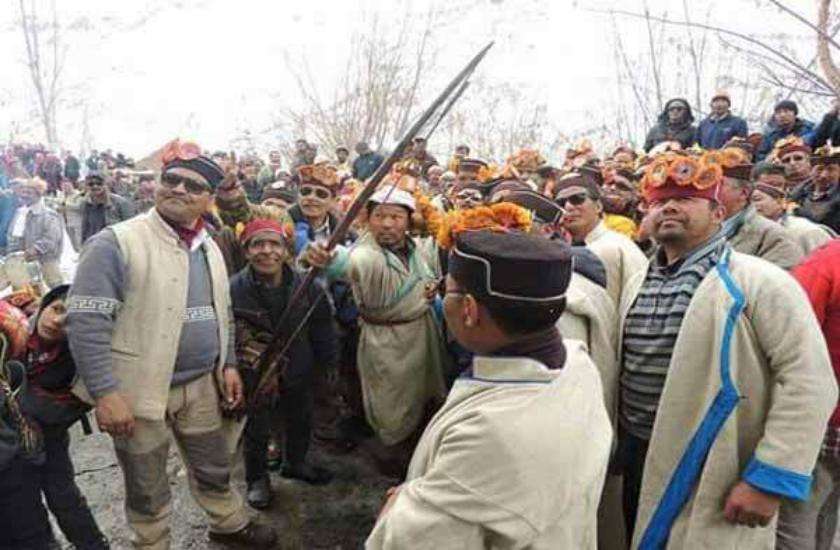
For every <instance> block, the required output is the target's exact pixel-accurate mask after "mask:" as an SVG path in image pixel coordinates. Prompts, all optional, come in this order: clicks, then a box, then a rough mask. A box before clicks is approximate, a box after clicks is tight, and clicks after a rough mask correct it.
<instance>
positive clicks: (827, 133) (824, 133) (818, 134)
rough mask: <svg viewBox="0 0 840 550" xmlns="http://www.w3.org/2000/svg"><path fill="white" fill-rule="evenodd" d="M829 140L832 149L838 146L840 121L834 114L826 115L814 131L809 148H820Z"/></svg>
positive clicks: (839, 143)
mask: <svg viewBox="0 0 840 550" xmlns="http://www.w3.org/2000/svg"><path fill="white" fill-rule="evenodd" d="M829 140H831V144H832V145H833V146H834V147H837V146H840V120H838V118H837V115H836V114H831V113H826V114H825V116H824V117H823V118H822V120H821V121H820V123H819V125H818V126H817V129H816V130H815V131H814V138H813V141H812V142H811V148H812V149H816V148H818V147H822V146H823V145H825V144H826V143H827V142H828V141H829Z"/></svg>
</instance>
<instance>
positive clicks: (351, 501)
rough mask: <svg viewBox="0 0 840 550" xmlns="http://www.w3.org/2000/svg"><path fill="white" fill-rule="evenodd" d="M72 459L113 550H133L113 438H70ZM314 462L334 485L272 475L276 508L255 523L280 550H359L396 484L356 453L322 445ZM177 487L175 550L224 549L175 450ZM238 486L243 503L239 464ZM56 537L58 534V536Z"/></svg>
mask: <svg viewBox="0 0 840 550" xmlns="http://www.w3.org/2000/svg"><path fill="white" fill-rule="evenodd" d="M72 436H73V437H72V443H71V449H72V455H73V460H74V462H75V466H76V479H77V482H78V484H79V486H80V487H81V489H82V491H83V492H84V494H85V496H86V497H87V499H88V502H89V503H90V506H91V509H92V510H93V514H94V516H95V517H96V519H97V521H98V522H99V526H100V528H101V529H102V531H103V532H104V533H105V535H106V536H107V537H108V538H109V539H110V541H111V545H112V548H114V549H123V548H126V549H128V548H131V545H130V543H129V540H130V539H129V531H128V528H127V527H126V524H125V519H124V514H123V483H122V474H121V472H120V469H119V466H118V465H117V462H116V457H115V456H114V451H113V447H112V446H111V441H110V438H109V437H108V436H107V435H105V434H101V433H96V434H94V435H90V436H84V435H83V434H82V433H81V430H79V429H78V428H74V429H73V433H72ZM311 456H312V457H313V458H314V459H315V460H316V461H317V463H319V464H322V465H324V466H326V467H328V468H330V469H331V470H332V471H333V472H334V473H335V475H336V477H335V479H334V480H333V481H332V483H330V484H329V485H326V486H323V487H312V486H309V485H307V484H304V483H300V482H296V481H288V480H285V479H283V478H282V477H280V475H279V474H277V473H272V486H273V488H274V491H275V500H274V503H273V505H272V507H271V508H270V509H269V510H266V511H264V512H261V513H259V514H258V513H257V512H255V511H254V515H255V516H257V517H258V521H260V522H261V523H266V524H270V525H273V526H274V527H275V528H276V529H277V530H278V532H279V533H280V535H281V545H280V546H279V548H289V549H292V548H293V549H298V548H300V549H307V550H308V549H332V550H339V549H341V550H344V549H348V550H349V549H356V548H360V547H361V546H362V544H363V543H364V540H365V538H366V537H367V535H368V533H369V532H370V529H371V527H372V526H373V522H374V519H375V518H376V514H377V513H378V511H379V508H380V505H381V504H382V497H383V495H384V494H385V491H386V490H387V489H388V487H390V486H391V485H394V484H395V483H396V480H395V479H389V478H387V477H384V476H382V475H379V474H378V473H377V472H376V470H375V468H374V466H373V463H372V461H371V460H370V459H369V458H368V455H367V454H366V453H364V452H363V451H361V450H359V449H357V450H355V451H353V452H352V453H349V454H336V453H334V452H327V449H326V448H325V447H323V446H321V445H318V444H317V443H316V444H315V445H314V446H313V449H312V451H311ZM169 472H170V479H171V487H172V503H173V518H172V548H173V549H174V550H180V549H205V548H206V549H221V548H226V547H223V546H221V545H217V544H214V543H212V542H210V541H209V540H208V538H207V529H206V522H205V519H204V516H203V513H202V512H201V510H200V509H199V508H198V506H197V505H196V504H195V503H194V502H193V500H192V498H191V497H190V494H189V489H188V486H187V479H186V477H185V475H184V471H183V469H182V467H181V462H180V460H179V458H178V456H177V454H176V452H175V451H174V450H173V451H172V453H171V455H170V458H169ZM234 477H235V480H236V486H237V487H238V488H239V490H240V491H241V492H242V494H243V495H244V489H245V483H244V481H243V472H242V467H241V461H240V463H239V465H238V468H237V470H236V472H235V475H234ZM56 533H57V534H58V533H60V531H58V529H56ZM65 546H67V545H65Z"/></svg>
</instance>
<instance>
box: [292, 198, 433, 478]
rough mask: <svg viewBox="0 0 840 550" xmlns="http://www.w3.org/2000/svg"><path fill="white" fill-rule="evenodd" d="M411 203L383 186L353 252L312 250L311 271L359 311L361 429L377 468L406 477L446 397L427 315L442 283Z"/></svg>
mask: <svg viewBox="0 0 840 550" xmlns="http://www.w3.org/2000/svg"><path fill="white" fill-rule="evenodd" d="M415 210H416V206H415V201H414V197H412V196H411V195H410V194H409V193H408V192H406V191H403V190H401V189H397V188H392V187H391V186H386V187H383V188H381V189H380V190H379V191H377V192H376V193H375V194H374V195H373V196H372V197H371V199H370V201H368V203H367V214H368V226H369V229H370V231H369V232H368V233H367V234H365V235H364V236H363V237H361V238H360V239H359V240H358V241H356V244H355V246H354V247H353V248H352V249H349V250H348V249H347V248H345V247H342V246H338V247H336V250H335V251H334V252H330V251H328V250H327V249H326V247H325V246H324V244H322V243H319V242H317V241H314V242H310V244H309V246H308V247H307V249H306V250H305V251H304V260H305V261H306V263H308V264H309V265H314V266H317V267H320V268H325V270H326V274H327V276H328V277H329V278H330V279H337V278H342V279H344V280H346V281H348V282H349V283H350V285H351V287H352V289H353V296H354V297H355V299H356V304H357V305H358V308H359V318H360V324H361V331H360V334H359V349H358V355H357V359H358V372H359V377H360V380H361V385H362V394H363V397H364V409H365V414H366V417H367V421H368V423H369V424H370V426H371V427H372V428H373V430H374V432H375V433H376V435H377V437H378V439H379V441H380V443H382V444H383V445H384V446H385V448H384V449H382V451H383V452H382V455H381V457H382V460H381V461H380V467H381V468H382V469H383V470H388V471H389V472H391V473H394V474H397V475H403V474H404V473H405V470H404V468H405V466H406V464H407V460H408V458H409V457H410V453H411V450H412V448H413V446H414V443H416V438H417V437H418V436H419V435H420V433H421V432H422V430H423V427H424V426H425V423H426V421H427V420H428V416H429V415H428V413H429V410H430V407H434V406H435V405H436V404H439V403H440V401H442V399H443V397H444V395H445V385H444V373H445V372H448V371H449V356H448V354H447V352H446V348H445V342H444V338H443V334H442V330H441V327H440V325H439V322H438V320H437V318H436V316H435V310H434V307H433V304H434V298H435V296H436V295H437V287H438V284H437V283H438V281H439V279H440V273H441V271H440V265H439V260H438V250H437V246H436V244H435V243H434V241H433V240H432V239H430V238H422V239H421V238H413V237H410V234H409V230H410V223H411V215H412V214H413V213H414V212H415Z"/></svg>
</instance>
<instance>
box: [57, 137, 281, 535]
mask: <svg viewBox="0 0 840 550" xmlns="http://www.w3.org/2000/svg"><path fill="white" fill-rule="evenodd" d="M162 157H163V168H162V172H161V176H160V181H159V184H158V186H157V189H156V190H155V207H154V208H153V209H152V210H150V211H149V212H148V213H146V214H143V215H140V216H136V217H134V218H132V219H130V220H128V221H124V222H121V223H118V224H115V225H113V226H111V227H109V228H107V229H105V230H104V231H101V232H100V233H99V234H97V235H96V236H94V237H93V238H91V239H90V241H89V242H88V244H87V245H86V247H85V249H84V252H83V253H82V256H81V260H80V262H79V266H78V270H77V272H76V278H75V281H74V284H73V287H72V288H71V291H70V296H69V299H68V301H69V306H68V321H67V322H68V335H69V342H70V349H71V351H72V353H73V357H74V358H75V360H76V366H77V371H78V373H79V375H80V382H79V384H78V385H77V386H76V388H74V390H75V392H76V393H77V395H79V396H80V397H82V398H83V399H84V400H86V401H88V402H91V403H92V404H94V405H95V407H96V409H95V412H96V419H97V423H98V424H99V428H100V429H101V430H102V431H104V432H106V433H108V434H110V435H111V436H112V437H113V440H114V448H115V450H116V455H117V459H118V461H119V464H120V467H121V468H122V470H123V474H124V477H125V482H126V483H125V492H126V502H125V508H126V516H127V520H128V524H129V526H130V528H131V530H132V531H133V534H134V537H133V543H134V545H135V547H137V548H153V549H164V548H169V546H170V528H169V521H170V516H171V511H172V506H171V502H170V501H171V494H170V489H169V484H170V481H169V479H168V476H167V473H166V472H167V469H166V465H167V458H168V455H169V443H170V438H171V437H172V438H174V440H175V442H176V444H177V445H178V447H179V449H180V450H181V456H182V457H183V460H184V463H185V465H186V469H187V472H188V474H189V475H188V479H189V482H190V489H191V491H192V494H193V497H194V498H195V500H196V502H197V503H198V504H199V506H201V508H202V509H203V510H204V511H205V512H206V514H207V516H208V519H209V521H210V537H211V538H212V539H214V540H218V541H220V542H230V543H240V544H246V545H250V546H253V547H255V548H267V547H271V546H272V545H273V544H274V543H275V542H276V535H275V533H274V531H273V530H272V529H270V528H267V527H264V526H260V525H258V524H255V523H254V522H253V521H251V520H250V519H249V517H248V514H247V513H246V510H245V506H244V503H243V501H242V499H241V497H240V496H239V495H238V494H237V492H236V491H235V490H234V489H233V488H232V487H231V480H230V476H231V469H232V468H231V467H232V464H231V460H232V456H233V453H232V452H231V442H230V441H229V437H228V431H227V429H226V424H225V421H223V418H222V410H223V409H230V410H232V409H235V408H237V407H238V406H239V405H240V404H241V402H242V398H243V395H242V392H243V389H242V381H241V379H240V377H239V373H238V371H237V369H236V357H235V354H234V329H233V319H232V318H231V304H230V294H229V284H228V276H227V272H226V268H225V263H224V260H223V258H222V254H221V252H220V251H219V248H218V247H217V246H216V244H215V243H214V241H213V240H212V239H211V238H210V237H209V235H208V233H207V231H206V229H205V227H204V220H203V218H202V214H204V213H205V212H206V211H207V210H208V208H209V206H210V204H211V199H212V193H213V190H214V189H215V188H216V186H217V185H218V184H219V183H220V182H221V181H222V178H223V177H224V173H223V172H222V170H221V168H219V166H218V165H217V164H216V163H215V162H213V161H212V160H210V159H209V158H207V157H204V156H202V155H200V150H199V149H198V147H197V146H196V145H194V144H189V143H181V142H179V141H178V140H175V141H173V142H171V143H170V144H168V145H167V146H166V147H165V148H164V151H163V155H162Z"/></svg>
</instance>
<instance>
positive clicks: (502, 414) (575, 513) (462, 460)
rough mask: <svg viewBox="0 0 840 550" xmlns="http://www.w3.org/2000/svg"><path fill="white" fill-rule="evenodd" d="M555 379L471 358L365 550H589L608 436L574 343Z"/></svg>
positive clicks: (524, 366)
mask: <svg viewBox="0 0 840 550" xmlns="http://www.w3.org/2000/svg"><path fill="white" fill-rule="evenodd" d="M565 342H566V349H567V352H568V357H567V360H566V364H565V365H564V366H563V368H562V369H560V370H549V369H547V368H546V367H545V366H544V365H542V364H541V363H538V362H536V361H533V360H531V359H526V358H515V357H514V358H511V357H506V358H501V357H476V358H475V360H474V363H473V372H472V376H471V377H469V378H459V379H458V380H457V381H456V382H455V385H454V386H453V388H452V391H451V392H450V394H449V397H448V398H447V400H446V403H445V404H444V406H443V407H442V408H441V410H440V411H438V413H437V415H435V417H434V418H433V419H432V421H431V422H430V423H429V425H428V426H427V427H426V431H425V432H424V434H423V437H422V438H421V440H420V442H419V443H418V445H417V448H416V449H415V451H414V457H413V458H412V461H411V465H410V466H409V469H408V476H407V479H406V482H405V483H404V484H403V485H402V487H401V490H400V493H399V495H398V496H397V497H396V500H395V501H394V504H393V507H392V508H391V509H390V510H389V511H388V512H387V513H385V514H384V515H383V516H382V517H380V518H379V520H378V522H377V523H376V525H375V526H374V528H373V532H372V533H371V534H370V537H369V538H368V540H367V544H366V546H365V547H366V548H367V549H368V550H405V549H411V550H423V549H429V550H448V549H451V550H485V549H512V548H529V549H533V550H558V549H574V550H587V549H593V550H594V549H595V548H596V544H597V541H596V530H595V516H596V510H597V508H598V501H599V498H600V496H601V487H602V485H603V482H604V474H605V473H606V469H607V461H608V458H609V451H610V441H611V440H612V429H611V428H610V422H609V419H608V418H607V413H606V410H605V409H604V405H603V402H602V401H601V398H600V395H601V381H600V377H599V376H598V373H597V371H596V370H595V367H594V366H593V365H592V362H591V361H590V359H589V357H588V356H587V355H586V353H585V351H584V350H583V347H582V345H581V344H580V343H579V342H575V341H565Z"/></svg>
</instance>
